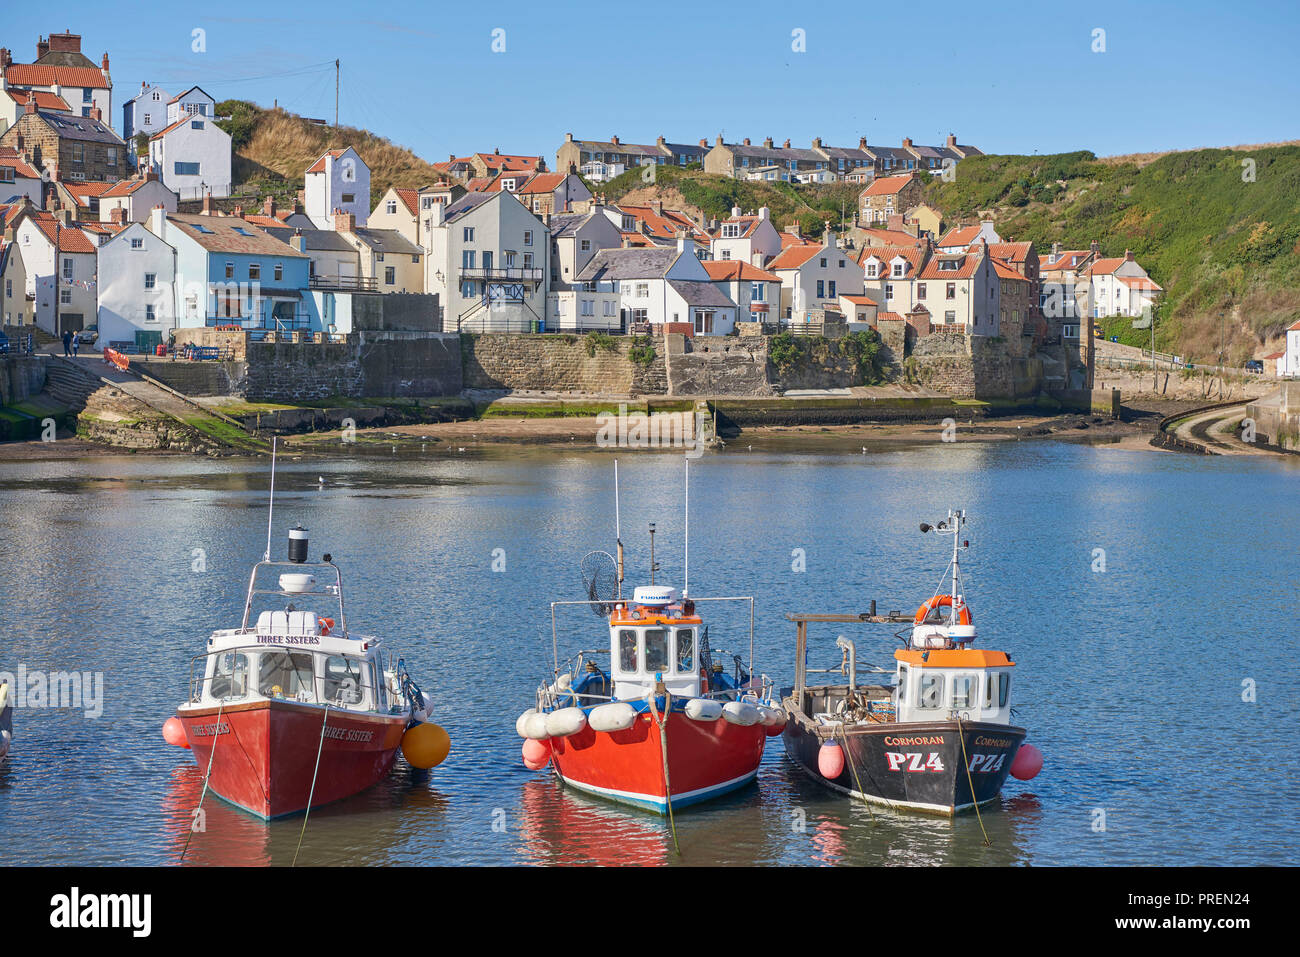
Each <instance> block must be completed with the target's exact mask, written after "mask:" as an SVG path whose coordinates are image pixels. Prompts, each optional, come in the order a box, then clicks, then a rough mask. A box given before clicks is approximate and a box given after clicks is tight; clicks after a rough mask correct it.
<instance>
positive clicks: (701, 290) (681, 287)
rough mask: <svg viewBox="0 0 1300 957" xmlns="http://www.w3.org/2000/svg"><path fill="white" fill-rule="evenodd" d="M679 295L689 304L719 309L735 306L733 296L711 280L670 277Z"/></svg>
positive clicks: (670, 281) (669, 282) (669, 283)
mask: <svg viewBox="0 0 1300 957" xmlns="http://www.w3.org/2000/svg"><path fill="white" fill-rule="evenodd" d="M668 285H670V286H672V287H673V291H674V292H675V293H677V295H679V296H681V297H682V298H683V299H685V300H686V304H687V305H688V306H714V307H717V308H719V309H726V308H728V307H730V308H733V309H734V308H735V306H736V304H735V303H734V302H732V301H731V297H730V296H728V295H727V294H726V293H725V292H723V291H722V290H721V289H719V288H718V287H717V286H715V285H714V284H713V283H711V282H704V281H703V280H699V279H669V280H668Z"/></svg>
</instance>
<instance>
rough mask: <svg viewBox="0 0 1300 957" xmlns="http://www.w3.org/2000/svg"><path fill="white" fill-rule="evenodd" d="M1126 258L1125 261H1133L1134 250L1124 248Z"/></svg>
mask: <svg viewBox="0 0 1300 957" xmlns="http://www.w3.org/2000/svg"><path fill="white" fill-rule="evenodd" d="M1124 260H1125V262H1132V261H1133V250H1131V249H1126V250H1124Z"/></svg>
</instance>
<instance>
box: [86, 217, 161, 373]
mask: <svg viewBox="0 0 1300 957" xmlns="http://www.w3.org/2000/svg"><path fill="white" fill-rule="evenodd" d="M98 252H99V257H98V258H99V310H98V316H99V339H98V341H99V342H100V343H102V344H103V345H111V344H112V343H114V342H130V343H132V344H134V345H137V346H138V347H139V348H140V349H141V351H144V350H145V349H148V348H149V347H151V346H152V345H155V344H157V342H158V341H160V340H161V341H166V339H167V337H168V335H169V334H170V333H171V331H172V330H173V329H175V328H176V316H175V282H176V250H175V249H173V248H172V247H171V246H170V245H168V244H167V243H165V242H163V240H162V239H160V238H159V237H158V236H155V235H154V234H153V233H151V232H150V231H149V230H148V229H146V228H145V227H144V225H143V224H141V223H139V222H133V223H132V224H131V225H130V226H128V227H127V228H126V229H124V230H122V231H121V232H120V233H118V234H117V235H116V236H114V237H113V238H112V239H110V240H109V241H108V242H106V243H105V244H104V245H102V246H100V247H99V251H98ZM142 333H143V335H141V334H142Z"/></svg>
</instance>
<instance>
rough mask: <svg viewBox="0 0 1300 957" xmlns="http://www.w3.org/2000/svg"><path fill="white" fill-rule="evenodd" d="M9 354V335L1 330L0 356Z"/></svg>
mask: <svg viewBox="0 0 1300 957" xmlns="http://www.w3.org/2000/svg"><path fill="white" fill-rule="evenodd" d="M7 355H9V337H8V336H7V335H5V334H4V333H3V332H0V356H7Z"/></svg>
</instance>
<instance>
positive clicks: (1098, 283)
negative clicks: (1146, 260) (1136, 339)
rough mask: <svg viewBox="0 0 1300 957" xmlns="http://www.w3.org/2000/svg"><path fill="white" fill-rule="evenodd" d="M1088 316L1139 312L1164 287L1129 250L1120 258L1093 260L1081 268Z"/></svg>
mask: <svg viewBox="0 0 1300 957" xmlns="http://www.w3.org/2000/svg"><path fill="white" fill-rule="evenodd" d="M1085 276H1086V277H1087V279H1088V302H1089V304H1090V305H1091V306H1092V316H1093V318H1094V319H1099V318H1102V317H1104V316H1134V317H1136V316H1141V315H1142V314H1143V311H1144V310H1145V309H1148V308H1149V307H1151V306H1152V305H1154V304H1155V301H1156V300H1157V299H1158V298H1159V296H1160V294H1161V293H1162V292H1163V291H1164V290H1162V289H1161V288H1160V286H1159V285H1157V284H1156V282H1155V280H1153V279H1152V278H1151V277H1150V276H1148V275H1147V271H1146V270H1145V269H1143V268H1142V267H1141V266H1139V265H1138V264H1137V261H1136V260H1135V259H1134V258H1133V253H1132V251H1131V250H1128V249H1126V250H1124V256H1123V258H1114V259H1098V260H1095V261H1094V262H1093V263H1092V265H1091V266H1089V267H1088V269H1087V270H1086V272H1085Z"/></svg>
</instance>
